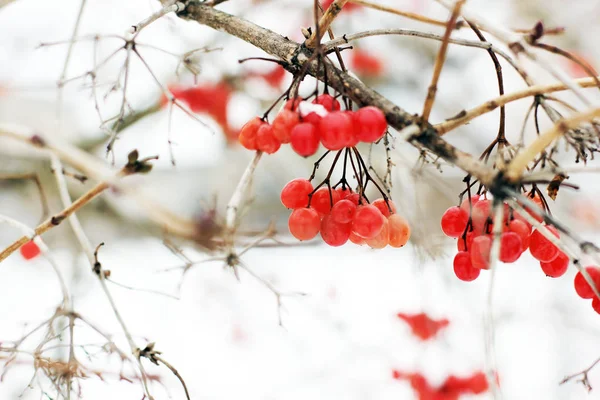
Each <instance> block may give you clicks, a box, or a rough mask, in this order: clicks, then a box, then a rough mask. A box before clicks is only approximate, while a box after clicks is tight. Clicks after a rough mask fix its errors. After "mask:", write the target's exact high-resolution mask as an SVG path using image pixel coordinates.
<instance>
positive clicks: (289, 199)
mask: <svg viewBox="0 0 600 400" xmlns="http://www.w3.org/2000/svg"><path fill="white" fill-rule="evenodd" d="M312 191H313V185H312V183H310V181H308V180H307V179H302V178H296V179H294V180H291V181H290V182H288V183H287V184H286V185H285V186H284V187H283V189H282V190H281V203H282V204H283V205H284V206H285V207H286V208H301V207H306V206H307V205H308V195H309V194H310V193H311V192H312Z"/></svg>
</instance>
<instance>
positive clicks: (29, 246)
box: [19, 240, 40, 260]
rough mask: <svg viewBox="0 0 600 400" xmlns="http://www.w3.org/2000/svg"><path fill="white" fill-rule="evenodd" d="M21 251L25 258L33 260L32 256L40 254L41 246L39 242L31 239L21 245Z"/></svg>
mask: <svg viewBox="0 0 600 400" xmlns="http://www.w3.org/2000/svg"><path fill="white" fill-rule="evenodd" d="M19 251H20V252H21V255H22V256H23V258H24V259H26V260H31V259H32V258H35V257H37V256H38V255H39V254H40V248H39V247H38V245H37V244H35V242H34V241H33V240H30V241H29V242H27V243H25V244H24V245H23V246H21V248H20V249H19Z"/></svg>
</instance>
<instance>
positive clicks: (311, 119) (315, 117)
mask: <svg viewBox="0 0 600 400" xmlns="http://www.w3.org/2000/svg"><path fill="white" fill-rule="evenodd" d="M322 119H323V117H321V116H320V115H319V114H317V113H316V112H310V113H308V114H306V115H305V116H304V117H302V122H306V123H307V124H312V125H314V126H315V128H317V129H319V124H320V123H321V120H322Z"/></svg>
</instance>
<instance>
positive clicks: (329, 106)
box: [313, 94, 341, 111]
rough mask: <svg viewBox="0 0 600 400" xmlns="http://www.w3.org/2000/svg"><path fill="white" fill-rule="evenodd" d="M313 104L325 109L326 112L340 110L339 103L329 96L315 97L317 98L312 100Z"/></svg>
mask: <svg viewBox="0 0 600 400" xmlns="http://www.w3.org/2000/svg"><path fill="white" fill-rule="evenodd" d="M313 104H320V105H322V106H323V107H325V109H326V110H327V111H339V110H340V108H341V106H340V102H339V101H337V100H336V99H335V98H334V97H333V96H331V95H329V94H321V95H319V96H317V98H316V99H314V100H313Z"/></svg>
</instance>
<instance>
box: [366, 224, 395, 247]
mask: <svg viewBox="0 0 600 400" xmlns="http://www.w3.org/2000/svg"><path fill="white" fill-rule="evenodd" d="M389 242H390V224H389V222H388V220H387V219H384V220H383V226H382V227H381V230H380V231H379V233H378V234H377V235H375V237H373V238H371V239H366V240H365V243H366V244H367V245H368V246H369V247H370V248H372V249H383V248H384V247H385V246H387V245H388V244H389Z"/></svg>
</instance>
